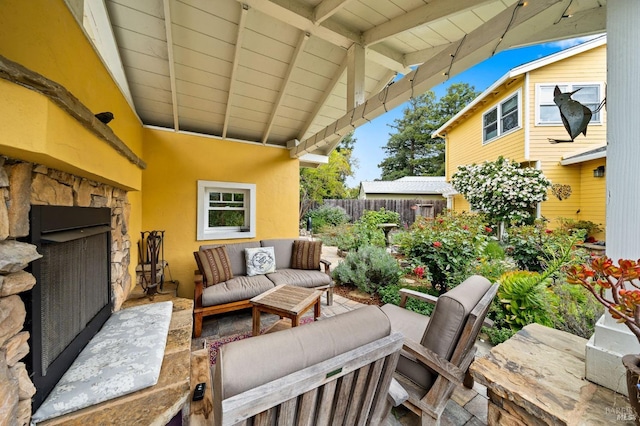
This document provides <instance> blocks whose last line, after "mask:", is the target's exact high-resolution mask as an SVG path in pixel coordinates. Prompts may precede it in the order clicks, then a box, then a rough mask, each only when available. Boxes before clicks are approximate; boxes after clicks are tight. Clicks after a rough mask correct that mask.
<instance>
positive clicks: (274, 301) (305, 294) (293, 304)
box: [250, 285, 322, 315]
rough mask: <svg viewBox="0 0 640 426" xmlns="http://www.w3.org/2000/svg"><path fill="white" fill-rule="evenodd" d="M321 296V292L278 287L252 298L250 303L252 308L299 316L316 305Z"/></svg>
mask: <svg viewBox="0 0 640 426" xmlns="http://www.w3.org/2000/svg"><path fill="white" fill-rule="evenodd" d="M321 295H322V291H321V290H315V289H312V288H304V287H296V286H290V285H279V286H276V287H274V288H272V289H271V290H267V291H265V292H264V293H262V294H260V295H258V296H256V297H254V298H253V299H251V300H250V302H251V304H252V305H254V306H258V307H268V308H271V309H275V310H278V311H281V312H283V313H287V314H290V315H300V314H301V313H302V312H304V311H306V310H307V309H308V308H309V307H310V306H311V305H313V304H315V303H317V301H318V299H319V298H320V296H321Z"/></svg>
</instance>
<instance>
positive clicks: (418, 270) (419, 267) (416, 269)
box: [413, 266, 424, 280]
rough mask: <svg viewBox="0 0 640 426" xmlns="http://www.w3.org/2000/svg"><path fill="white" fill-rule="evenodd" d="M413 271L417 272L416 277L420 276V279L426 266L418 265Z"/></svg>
mask: <svg viewBox="0 0 640 426" xmlns="http://www.w3.org/2000/svg"><path fill="white" fill-rule="evenodd" d="M413 273H414V274H416V277H418V279H419V280H421V279H422V277H423V276H424V267H423V266H416V267H415V268H413Z"/></svg>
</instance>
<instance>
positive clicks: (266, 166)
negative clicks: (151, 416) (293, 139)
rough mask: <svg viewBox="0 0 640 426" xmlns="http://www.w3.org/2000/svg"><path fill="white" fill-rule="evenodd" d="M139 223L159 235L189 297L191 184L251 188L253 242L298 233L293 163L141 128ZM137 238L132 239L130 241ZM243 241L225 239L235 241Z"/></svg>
mask: <svg viewBox="0 0 640 426" xmlns="http://www.w3.org/2000/svg"><path fill="white" fill-rule="evenodd" d="M144 153H145V159H146V160H147V162H148V167H147V169H146V170H145V171H144V172H143V179H142V185H143V188H144V191H143V193H142V206H143V209H142V224H143V227H144V229H145V230H153V229H156V230H164V231H165V256H166V259H167V261H168V262H169V264H170V265H171V273H172V275H173V278H174V279H177V280H179V281H180V288H179V291H180V295H181V296H183V297H193V270H194V269H195V267H196V265H195V262H194V260H193V252H194V251H196V250H198V247H199V246H200V245H202V244H212V243H218V242H220V243H224V242H225V241H221V240H213V241H198V240H197V239H196V227H197V218H196V213H197V210H196V208H197V181H198V180H211V181H223V182H239V183H254V184H256V204H257V205H256V219H257V223H256V228H257V229H256V238H255V240H261V239H269V238H295V237H297V235H298V202H299V186H298V182H299V163H298V161H296V160H292V159H291V158H290V157H289V152H288V151H287V150H286V149H280V148H272V147H265V146H261V145H256V144H248V143H237V142H230V141H224V140H218V139H211V138H203V137H198V136H193V135H185V134H178V133H174V132H167V131H160V130H151V129H145V146H144ZM137 239H138V237H137V236H135V235H132V240H134V241H137ZM241 241H247V240H228V241H226V242H241Z"/></svg>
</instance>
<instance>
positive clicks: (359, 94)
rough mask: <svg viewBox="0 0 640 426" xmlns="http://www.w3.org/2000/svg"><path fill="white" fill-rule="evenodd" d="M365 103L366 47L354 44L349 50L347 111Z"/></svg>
mask: <svg viewBox="0 0 640 426" xmlns="http://www.w3.org/2000/svg"><path fill="white" fill-rule="evenodd" d="M363 102H364V47H362V46H361V45H359V44H356V43H353V45H351V47H350V48H349V50H347V111H350V110H352V109H354V108H355V107H357V106H358V105H360V104H361V103H363Z"/></svg>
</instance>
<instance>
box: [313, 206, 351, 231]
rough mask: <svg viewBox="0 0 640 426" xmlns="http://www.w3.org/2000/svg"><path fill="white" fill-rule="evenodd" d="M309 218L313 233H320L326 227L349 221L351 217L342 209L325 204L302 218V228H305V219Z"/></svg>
mask: <svg viewBox="0 0 640 426" xmlns="http://www.w3.org/2000/svg"><path fill="white" fill-rule="evenodd" d="M309 218H311V227H312V230H313V232H321V231H322V230H323V229H324V228H325V227H327V226H337V225H342V224H344V223H347V222H349V221H350V220H351V217H349V215H348V214H347V212H346V211H345V210H344V209H343V208H342V207H333V206H328V205H326V204H325V205H322V206H320V207H318V208H317V209H314V210H311V211H309V212H307V213H306V214H305V215H304V216H303V217H302V223H301V227H302V228H306V227H307V219H309Z"/></svg>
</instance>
